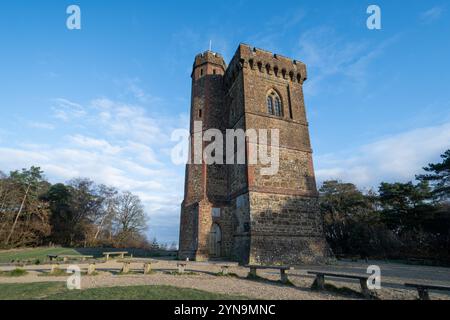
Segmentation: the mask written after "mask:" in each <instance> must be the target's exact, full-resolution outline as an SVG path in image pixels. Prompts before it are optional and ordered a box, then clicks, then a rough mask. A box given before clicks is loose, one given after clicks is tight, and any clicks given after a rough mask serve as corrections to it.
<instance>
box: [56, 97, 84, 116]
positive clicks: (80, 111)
mask: <svg viewBox="0 0 450 320" xmlns="http://www.w3.org/2000/svg"><path fill="white" fill-rule="evenodd" d="M52 110H53V112H54V116H55V118H57V119H60V120H63V121H70V120H74V119H77V118H80V117H83V116H85V115H86V111H85V110H84V108H83V107H82V106H81V105H79V104H78V103H74V102H72V101H69V100H67V99H63V98H57V99H54V100H53V107H52Z"/></svg>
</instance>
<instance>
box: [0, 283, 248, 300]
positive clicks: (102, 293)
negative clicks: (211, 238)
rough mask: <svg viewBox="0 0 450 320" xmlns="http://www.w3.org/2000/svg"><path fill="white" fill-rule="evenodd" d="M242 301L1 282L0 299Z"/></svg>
mask: <svg viewBox="0 0 450 320" xmlns="http://www.w3.org/2000/svg"><path fill="white" fill-rule="evenodd" d="M35 299H45V300H246V299H247V298H246V297H242V296H231V295H224V294H218V293H211V292H206V291H201V290H196V289H186V288H177V287H172V286H131V287H113V288H95V289H86V290H72V291H70V290H68V289H67V288H66V286H65V283H63V282H56V283H55V282H41V283H30V284H1V285H0V300H35Z"/></svg>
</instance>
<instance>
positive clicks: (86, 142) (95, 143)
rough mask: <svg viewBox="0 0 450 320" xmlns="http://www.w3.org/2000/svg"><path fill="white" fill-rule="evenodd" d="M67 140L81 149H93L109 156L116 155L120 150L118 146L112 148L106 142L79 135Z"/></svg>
mask: <svg viewBox="0 0 450 320" xmlns="http://www.w3.org/2000/svg"><path fill="white" fill-rule="evenodd" d="M69 140H70V141H71V142H72V143H73V144H75V145H77V146H79V147H81V148H87V149H95V150H98V151H100V152H105V153H109V154H117V153H119V152H120V151H121V150H122V148H120V147H119V146H113V145H111V144H110V143H109V142H108V141H106V140H103V139H94V138H89V137H85V136H83V135H81V134H76V135H73V136H70V137H69Z"/></svg>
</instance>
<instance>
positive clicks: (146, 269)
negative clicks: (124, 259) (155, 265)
mask: <svg viewBox="0 0 450 320" xmlns="http://www.w3.org/2000/svg"><path fill="white" fill-rule="evenodd" d="M151 272H152V264H151V263H145V264H144V274H149V273H151Z"/></svg>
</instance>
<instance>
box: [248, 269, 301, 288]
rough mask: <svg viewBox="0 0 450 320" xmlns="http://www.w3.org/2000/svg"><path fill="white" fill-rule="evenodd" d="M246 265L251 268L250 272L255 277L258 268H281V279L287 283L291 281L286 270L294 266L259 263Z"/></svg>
mask: <svg viewBox="0 0 450 320" xmlns="http://www.w3.org/2000/svg"><path fill="white" fill-rule="evenodd" d="M245 267H246V268H250V274H249V275H250V276H251V277H254V278H256V277H257V274H256V271H257V270H258V269H265V270H267V269H274V270H280V280H281V282H282V283H285V284H286V283H288V282H289V279H288V276H287V273H286V271H287V270H291V269H292V267H289V266H259V265H246V266H245Z"/></svg>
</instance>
